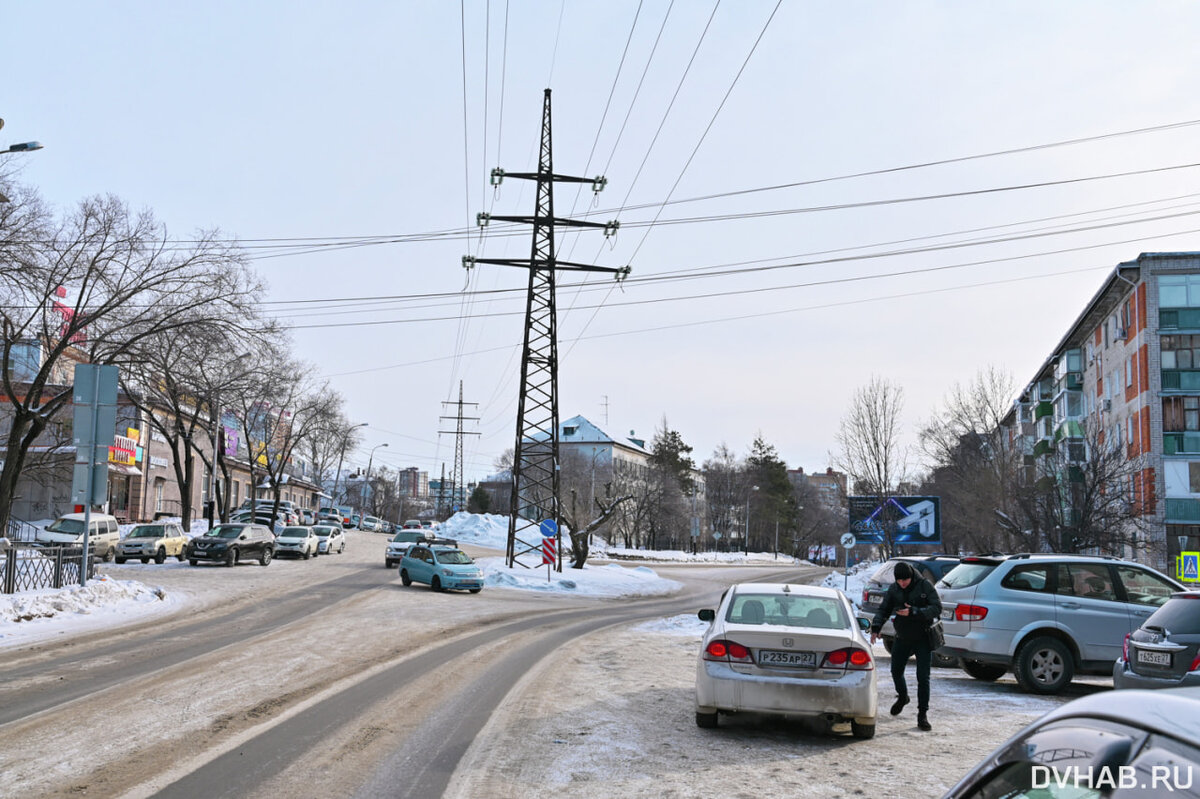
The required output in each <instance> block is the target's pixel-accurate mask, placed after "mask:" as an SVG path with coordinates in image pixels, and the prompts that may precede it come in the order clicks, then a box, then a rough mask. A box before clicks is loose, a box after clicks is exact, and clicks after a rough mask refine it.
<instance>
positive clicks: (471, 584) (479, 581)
mask: <svg viewBox="0 0 1200 799" xmlns="http://www.w3.org/2000/svg"><path fill="white" fill-rule="evenodd" d="M442 585H443V586H445V587H446V588H455V589H461V590H464V591H466V590H470V589H472V588H483V578H481V577H472V578H466V577H464V578H458V577H443V578H442Z"/></svg>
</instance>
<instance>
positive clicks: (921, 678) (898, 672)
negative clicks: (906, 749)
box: [871, 560, 942, 731]
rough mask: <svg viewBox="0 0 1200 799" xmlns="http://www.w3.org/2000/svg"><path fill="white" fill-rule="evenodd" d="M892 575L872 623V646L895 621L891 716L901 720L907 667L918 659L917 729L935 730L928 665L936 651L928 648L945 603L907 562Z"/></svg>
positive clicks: (897, 565)
mask: <svg viewBox="0 0 1200 799" xmlns="http://www.w3.org/2000/svg"><path fill="white" fill-rule="evenodd" d="M893 574H894V575H895V577H896V582H894V583H892V585H891V586H890V587H889V588H888V590H887V594H885V595H884V597H883V603H882V604H881V605H880V606H879V612H878V613H876V614H875V618H874V619H873V620H872V621H871V643H872V644H873V643H875V641H876V640H877V639H878V638H879V631H880V630H881V629H882V628H883V625H884V624H885V623H886V622H887V620H888V618H889V617H893V614H894V618H893V624H894V625H895V627H896V638H895V640H894V641H893V642H892V682H893V683H894V684H895V686H896V701H895V702H894V703H893V704H892V710H891V713H892V715H893V716H899V715H900V711H901V710H903V709H904V706H905V705H907V704H908V685H907V684H906V683H905V682H904V667H905V666H906V665H907V664H908V658H909V656H910V655H914V654H915V655H916V656H917V726H918V727H920V728H921V729H922V730H926V731H928V730H931V729H933V727H932V725H930V723H929V718H928V716H927V714H928V713H929V665H930V661H931V660H932V658H933V651H932V650H931V649H930V647H929V626H930V625H931V624H933V622H934V621H936V620H937V619H938V618H939V617H940V616H941V615H942V601H941V599H939V598H938V595H937V591H936V590H934V588H933V584H932V583H930V582H929V581H928V580H926V579H925V578H924V577H919V576H917V573H916V571H915V570H914V569H913V567H912V566H911V565H909V564H908V563H907V562H905V561H903V560H902V561H899V562H898V563H897V564H896V567H895V569H894V570H893Z"/></svg>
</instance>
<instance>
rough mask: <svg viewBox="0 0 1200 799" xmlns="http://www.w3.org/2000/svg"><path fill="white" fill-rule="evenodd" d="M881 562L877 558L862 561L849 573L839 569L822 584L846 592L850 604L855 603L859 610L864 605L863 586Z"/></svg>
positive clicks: (855, 607) (852, 567)
mask: <svg viewBox="0 0 1200 799" xmlns="http://www.w3.org/2000/svg"><path fill="white" fill-rule="evenodd" d="M879 564H880V562H879V561H877V560H864V561H860V562H858V563H856V564H854V565H853V566H851V567H850V574H849V575H847V574H846V573H845V571H844V570H841V569H838V570H836V571H834V572H832V573H830V574H829V575H828V576H827V577H826V578H825V579H824V580H823V581H822V582H821V585H823V586H825V587H826V588H836V589H837V590H839V591H841V592H842V593H844V594H845V595H846V598H847V599H849V600H850V604H852V605H854V609H855V610H858V609H859V608H860V606H861V605H862V592H863V587H864V586H865V585H866V582H867V580H868V579H870V577H871V575H872V574H874V573H875V570H876V569H878V568H879Z"/></svg>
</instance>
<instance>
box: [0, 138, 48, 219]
mask: <svg viewBox="0 0 1200 799" xmlns="http://www.w3.org/2000/svg"><path fill="white" fill-rule="evenodd" d="M2 127H4V120H3V119H0V128H2ZM40 149H42V143H41V142H39V141H26V142H21V143H20V144H10V145H8V147H7V148H6V149H3V150H0V155H5V154H6V153H28V152H32V151H34V150H40ZM8 201H9V200H8V198H7V197H5V196H4V194H3V193H0V203H6V202H8Z"/></svg>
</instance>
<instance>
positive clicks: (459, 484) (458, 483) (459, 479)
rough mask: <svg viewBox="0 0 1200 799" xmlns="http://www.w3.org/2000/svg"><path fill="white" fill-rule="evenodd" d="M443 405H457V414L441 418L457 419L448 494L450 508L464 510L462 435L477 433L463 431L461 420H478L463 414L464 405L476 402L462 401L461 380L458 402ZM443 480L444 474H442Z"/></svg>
mask: <svg viewBox="0 0 1200 799" xmlns="http://www.w3.org/2000/svg"><path fill="white" fill-rule="evenodd" d="M442 404H443V405H457V406H458V414H457V415H455V416H442V417H441V418H442V419H457V420H458V427H457V428H456V429H455V431H454V473H453V475H452V476H451V478H450V479H451V480H453V481H454V493H453V494H451V495H450V508H451V510H454V509H456V508H457V509H458V510H465V509H466V507H467V495H466V486H465V484H464V483H463V436H477V435H479V433H471V432H465V431H464V430H463V421H464V420H467V419H470V420H472V421H476V422H477V421H479V417H478V416H463V406H464V405H476V406H478V405H479V403H478V402H463V386H462V381H461V380H459V381H458V402H442ZM438 432H439V433H449V432H450V431H449V430H439V431H438ZM442 479H443V481H444V480H445V475H444V474H443V475H442Z"/></svg>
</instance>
